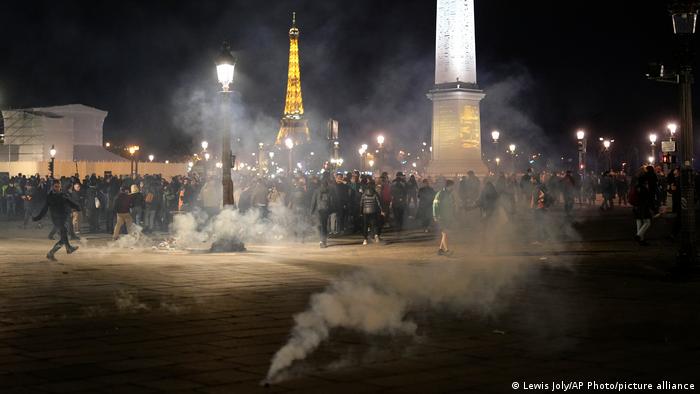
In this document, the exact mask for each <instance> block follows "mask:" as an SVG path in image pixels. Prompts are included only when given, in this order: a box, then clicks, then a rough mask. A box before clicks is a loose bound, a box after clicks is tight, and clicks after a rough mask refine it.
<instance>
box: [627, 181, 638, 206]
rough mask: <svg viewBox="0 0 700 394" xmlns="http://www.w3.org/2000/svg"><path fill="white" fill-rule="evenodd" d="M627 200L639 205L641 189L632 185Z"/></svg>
mask: <svg viewBox="0 0 700 394" xmlns="http://www.w3.org/2000/svg"><path fill="white" fill-rule="evenodd" d="M627 202H629V203H630V205H632V206H635V207H636V206H637V204H639V191H638V190H637V187H636V186H635V187H631V188H630V190H629V191H628V192H627Z"/></svg>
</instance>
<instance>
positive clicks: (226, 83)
mask: <svg viewBox="0 0 700 394" xmlns="http://www.w3.org/2000/svg"><path fill="white" fill-rule="evenodd" d="M235 68H236V59H235V58H234V57H233V55H232V54H231V47H230V46H229V44H228V43H227V42H224V44H223V45H222V47H221V53H220V54H219V58H218V59H217V60H216V76H217V78H218V79H219V83H220V84H221V89H222V91H224V92H229V87H230V85H231V84H232V83H233V72H234V70H235Z"/></svg>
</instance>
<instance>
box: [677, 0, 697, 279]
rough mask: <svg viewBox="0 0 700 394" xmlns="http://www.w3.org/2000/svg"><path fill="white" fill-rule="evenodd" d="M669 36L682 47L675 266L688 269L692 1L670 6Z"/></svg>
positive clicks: (691, 239) (692, 254)
mask: <svg viewBox="0 0 700 394" xmlns="http://www.w3.org/2000/svg"><path fill="white" fill-rule="evenodd" d="M671 18H672V21H673V32H674V33H675V34H676V36H677V37H679V39H680V40H681V41H682V43H683V53H682V55H681V59H680V62H679V63H680V72H679V73H678V79H677V81H678V83H679V85H680V91H681V100H680V112H681V128H680V129H681V130H680V131H681V148H682V149H683V150H682V164H683V166H682V167H681V249H680V252H679V262H680V263H681V264H682V265H683V266H690V265H692V264H694V263H695V260H696V257H697V256H696V253H697V249H696V243H697V240H696V239H695V195H694V194H695V193H694V192H695V185H694V183H695V180H694V174H693V159H694V156H695V153H694V149H693V106H692V90H691V84H692V83H693V66H692V59H693V53H692V45H691V42H690V41H691V38H692V37H693V35H694V34H695V24H696V21H697V19H698V4H697V3H696V2H695V1H684V2H676V3H673V5H672V8H671Z"/></svg>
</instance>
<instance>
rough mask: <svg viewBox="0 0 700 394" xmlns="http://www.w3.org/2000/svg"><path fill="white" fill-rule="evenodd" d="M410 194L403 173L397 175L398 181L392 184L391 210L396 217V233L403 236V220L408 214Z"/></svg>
mask: <svg viewBox="0 0 700 394" xmlns="http://www.w3.org/2000/svg"><path fill="white" fill-rule="evenodd" d="M407 197H408V192H407V190H406V180H405V179H404V177H403V172H397V173H396V179H394V181H393V182H392V183H391V210H392V213H393V215H394V226H395V227H396V233H397V234H398V235H401V232H402V231H403V219H404V213H405V212H406V200H407Z"/></svg>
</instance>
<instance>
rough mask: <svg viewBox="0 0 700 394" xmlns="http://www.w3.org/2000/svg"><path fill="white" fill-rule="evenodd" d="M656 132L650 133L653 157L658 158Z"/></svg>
mask: <svg viewBox="0 0 700 394" xmlns="http://www.w3.org/2000/svg"><path fill="white" fill-rule="evenodd" d="M657 138H658V137H657V136H656V133H650V134H649V142H651V157H654V158H656V139H657Z"/></svg>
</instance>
